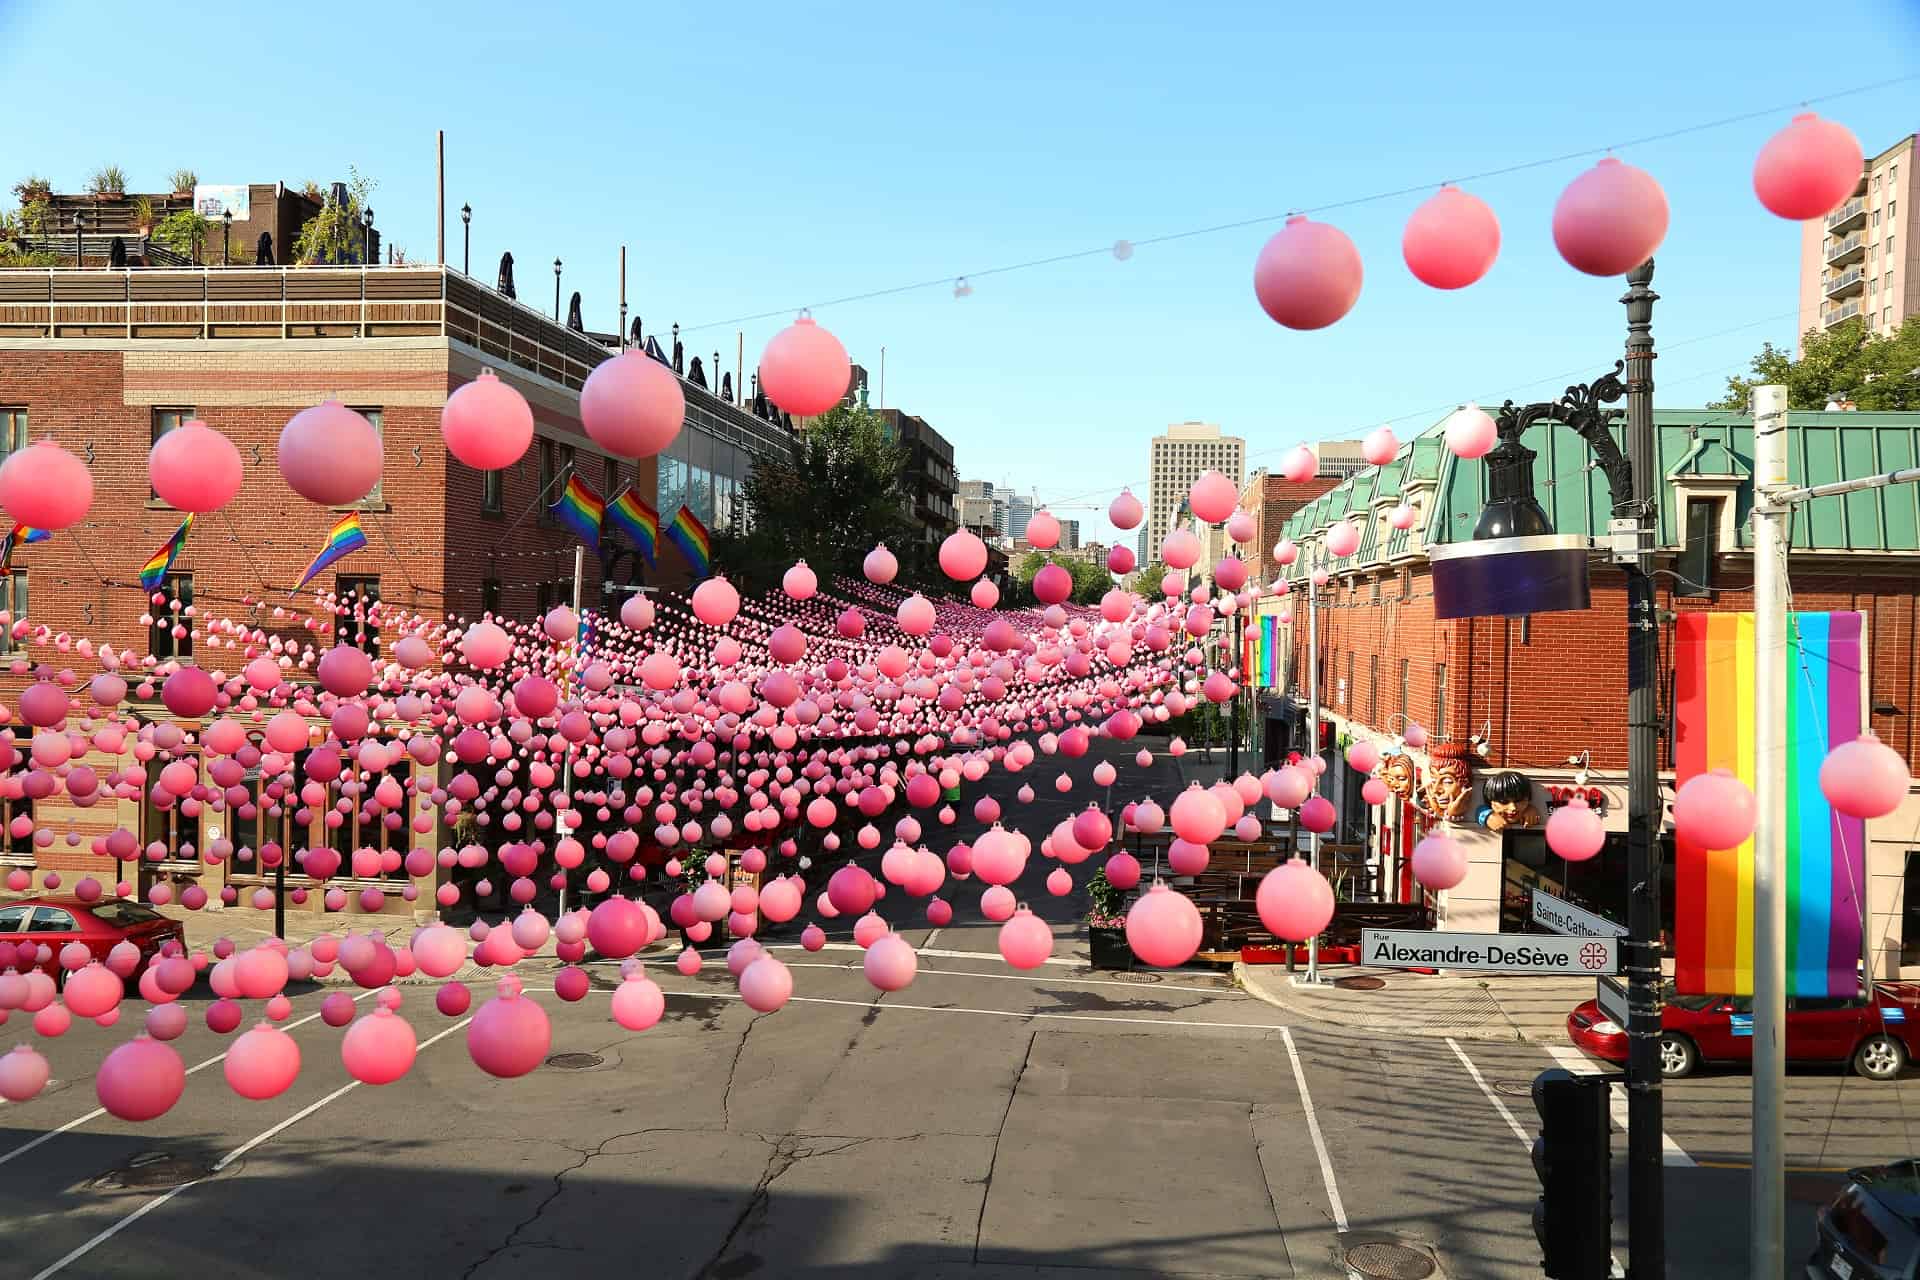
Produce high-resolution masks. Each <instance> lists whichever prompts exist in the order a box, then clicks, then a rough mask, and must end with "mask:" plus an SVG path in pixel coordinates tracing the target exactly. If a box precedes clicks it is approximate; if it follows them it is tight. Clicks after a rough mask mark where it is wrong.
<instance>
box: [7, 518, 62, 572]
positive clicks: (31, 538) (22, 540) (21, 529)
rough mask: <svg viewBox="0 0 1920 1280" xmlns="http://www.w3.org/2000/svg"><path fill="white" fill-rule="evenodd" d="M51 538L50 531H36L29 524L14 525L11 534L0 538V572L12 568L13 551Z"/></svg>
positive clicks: (51, 532)
mask: <svg viewBox="0 0 1920 1280" xmlns="http://www.w3.org/2000/svg"><path fill="white" fill-rule="evenodd" d="M52 536H53V531H52V530H51V529H36V528H34V527H33V526H32V525H30V524H16V525H15V526H13V532H12V533H9V534H8V535H7V536H6V537H4V538H0V571H4V570H7V569H11V568H13V549H14V548H15V547H18V546H22V545H25V544H27V543H32V542H45V541H46V540H47V539H48V538H51V537H52Z"/></svg>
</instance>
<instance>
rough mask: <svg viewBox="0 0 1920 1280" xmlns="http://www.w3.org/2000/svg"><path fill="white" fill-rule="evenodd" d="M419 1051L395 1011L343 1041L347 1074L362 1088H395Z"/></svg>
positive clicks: (360, 1025) (367, 1020) (370, 1017)
mask: <svg viewBox="0 0 1920 1280" xmlns="http://www.w3.org/2000/svg"><path fill="white" fill-rule="evenodd" d="M248 1034H249V1035H251V1034H252V1033H251V1032H249V1033H248ZM419 1047H420V1046H419V1042H418V1039H417V1038H416V1037H415V1036H414V1034H413V1028H412V1026H410V1025H409V1024H408V1022H407V1020H406V1019H405V1018H403V1017H401V1016H400V1015H399V1014H397V1013H395V1012H394V1011H393V1010H391V1009H387V1008H378V1009H375V1010H374V1011H373V1012H372V1013H369V1014H367V1015H365V1016H364V1017H362V1018H360V1019H359V1020H358V1021H356V1022H355V1023H354V1024H353V1025H352V1026H351V1027H348V1028H347V1034H346V1035H344V1036H342V1037H340V1061H341V1063H342V1064H344V1065H345V1066H346V1068H347V1074H348V1075H350V1076H352V1077H353V1078H354V1079H355V1080H358V1081H359V1082H360V1083H361V1084H392V1083H393V1082H394V1081H395V1080H398V1079H399V1078H400V1077H401V1076H404V1075H405V1074H407V1070H408V1068H410V1067H412V1066H413V1057H414V1054H415V1053H417V1052H419Z"/></svg>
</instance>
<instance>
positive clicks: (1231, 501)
mask: <svg viewBox="0 0 1920 1280" xmlns="http://www.w3.org/2000/svg"><path fill="white" fill-rule="evenodd" d="M1239 501H1240V490H1239V487H1238V486H1236V485H1235V484H1234V483H1233V481H1231V480H1229V479H1228V478H1227V477H1226V476H1225V475H1223V474H1221V473H1220V472H1218V471H1203V472H1201V473H1200V475H1199V477H1198V478H1197V479H1195V480H1194V482H1193V485H1192V487H1191V488H1189V489H1188V490H1187V503H1188V505H1189V506H1190V507H1191V508H1192V510H1193V514H1194V517H1195V518H1196V519H1199V520H1203V521H1205V522H1206V523H1207V524H1219V523H1220V522H1221V521H1223V520H1225V519H1226V518H1227V517H1228V516H1230V515H1232V514H1233V508H1234V505H1235V504H1236V503H1237V502H1239Z"/></svg>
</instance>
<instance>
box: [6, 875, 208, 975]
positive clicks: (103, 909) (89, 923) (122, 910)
mask: <svg viewBox="0 0 1920 1280" xmlns="http://www.w3.org/2000/svg"><path fill="white" fill-rule="evenodd" d="M0 942H10V943H13V944H14V945H15V946H22V945H27V946H35V947H37V946H39V945H40V944H41V943H45V944H46V946H47V947H48V949H49V951H50V953H51V954H50V955H49V956H48V958H47V959H46V960H45V961H42V962H39V963H36V964H34V965H33V966H32V967H33V968H36V969H40V970H42V971H43V972H45V973H47V974H48V975H50V976H51V977H52V978H53V979H54V980H55V981H56V982H58V981H60V980H61V978H62V977H63V976H64V973H63V971H62V970H61V968H60V949H61V948H62V947H64V946H66V945H67V944H68V943H69V942H81V943H85V944H86V947H87V950H89V951H91V952H92V953H93V957H94V959H96V960H105V959H106V958H107V953H108V952H109V951H112V950H113V949H114V947H115V946H116V945H118V944H119V943H121V942H131V943H132V944H133V945H134V946H136V947H138V948H140V968H139V969H136V970H134V972H135V973H136V974H137V973H139V971H140V969H144V968H145V967H146V966H147V965H148V964H149V963H150V962H151V961H152V960H153V958H154V957H155V956H156V955H158V954H159V953H160V948H161V947H163V946H165V945H166V944H167V943H168V942H177V943H179V944H180V946H182V947H185V946H186V942H187V935H186V930H185V929H184V928H183V927H182V926H181V924H180V922H179V921H178V920H170V919H168V918H167V917H166V916H163V915H161V914H160V913H159V912H158V911H155V910H154V909H153V908H152V907H149V906H147V905H146V904H145V903H141V902H129V901H127V900H126V899H124V898H101V899H98V900H96V901H94V902H82V901H80V899H78V898H75V897H67V896H62V897H45V898H23V899H21V900H19V901H16V902H9V903H6V904H4V905H0ZM20 967H21V968H22V969H25V968H26V967H27V966H26V965H22V966H20Z"/></svg>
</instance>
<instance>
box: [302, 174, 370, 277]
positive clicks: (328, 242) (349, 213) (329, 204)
mask: <svg viewBox="0 0 1920 1280" xmlns="http://www.w3.org/2000/svg"><path fill="white" fill-rule="evenodd" d="M375 185H377V184H375V183H374V182H373V181H372V180H371V179H369V178H364V177H362V176H361V175H360V171H359V170H358V169H356V168H354V167H353V166H352V165H348V166H347V182H346V187H347V199H346V203H344V204H341V203H338V202H336V201H334V200H333V199H332V198H331V197H329V198H327V199H323V200H322V201H321V202H320V212H319V213H316V214H314V215H313V216H312V217H311V218H308V219H307V220H306V222H305V223H303V224H301V227H300V232H299V234H298V235H296V236H295V237H294V238H293V260H294V261H295V262H296V263H298V264H299V265H301V266H303V267H305V266H312V265H314V264H315V263H342V262H346V263H353V262H360V261H361V260H362V259H364V257H365V256H366V254H365V250H366V226H365V224H364V222H363V221H362V218H363V215H364V212H365V210H366V207H367V203H368V199H369V197H371V196H372V195H373V188H374V187H375Z"/></svg>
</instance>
